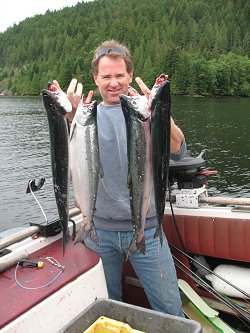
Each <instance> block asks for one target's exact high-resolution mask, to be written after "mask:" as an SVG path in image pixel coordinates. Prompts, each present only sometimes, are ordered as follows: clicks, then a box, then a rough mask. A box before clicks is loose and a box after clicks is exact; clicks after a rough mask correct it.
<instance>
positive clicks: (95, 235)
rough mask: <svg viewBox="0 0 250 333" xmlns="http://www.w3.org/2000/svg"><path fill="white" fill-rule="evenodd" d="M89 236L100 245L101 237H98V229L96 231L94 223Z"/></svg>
mask: <svg viewBox="0 0 250 333" xmlns="http://www.w3.org/2000/svg"><path fill="white" fill-rule="evenodd" d="M88 237H89V238H90V239H91V240H92V241H93V242H94V243H96V245H97V246H98V245H99V239H98V237H97V234H96V231H95V227H94V225H93V226H92V227H91V229H90V230H88Z"/></svg>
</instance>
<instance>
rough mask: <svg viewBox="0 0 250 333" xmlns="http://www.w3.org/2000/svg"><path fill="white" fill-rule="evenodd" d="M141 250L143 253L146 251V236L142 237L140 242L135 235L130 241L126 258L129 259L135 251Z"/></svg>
mask: <svg viewBox="0 0 250 333" xmlns="http://www.w3.org/2000/svg"><path fill="white" fill-rule="evenodd" d="M137 251H140V252H141V253H143V254H145V253H146V244H145V238H144V237H142V239H141V241H140V242H137V240H136V237H135V236H134V237H133V238H132V240H131V242H130V245H129V248H128V252H127V256H126V260H128V259H129V257H130V256H132V255H133V254H134V253H135V252H137Z"/></svg>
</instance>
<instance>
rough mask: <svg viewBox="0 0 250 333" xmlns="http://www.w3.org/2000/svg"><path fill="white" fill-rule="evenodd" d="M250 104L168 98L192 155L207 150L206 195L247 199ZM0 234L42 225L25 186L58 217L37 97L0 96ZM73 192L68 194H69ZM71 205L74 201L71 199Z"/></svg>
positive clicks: (249, 190) (50, 215) (45, 126)
mask: <svg viewBox="0 0 250 333" xmlns="http://www.w3.org/2000/svg"><path fill="white" fill-rule="evenodd" d="M249 102H250V99H247V98H246V99H244V98H200V97H180V96H173V97H172V109H171V110H172V116H173V117H174V119H175V121H176V123H177V124H178V125H180V127H181V128H182V129H183V131H184V133H185V136H186V140H187V143H188V148H189V150H190V151H191V153H192V155H193V156H197V155H199V153H200V152H201V151H202V150H203V149H205V150H206V168H207V169H209V170H217V171H218V174H217V175H215V176H209V177H208V179H207V180H208V183H209V187H208V192H209V194H210V195H216V196H219V195H220V196H231V197H250V139H249V137H250V104H249ZM0 142H1V144H0V156H1V159H0V168H1V174H0V188H1V192H0V231H3V230H6V229H9V228H13V227H21V226H28V225H29V223H30V222H35V223H40V222H43V221H44V217H43V214H42V212H41V211H40V209H39V207H38V205H37V203H36V202H35V200H34V198H33V197H32V195H31V194H26V189H27V185H28V181H29V180H31V179H35V180H36V182H38V180H39V179H40V178H42V177H44V178H45V179H46V181H45V184H44V186H43V188H42V189H41V190H40V191H38V192H35V194H36V196H37V198H38V200H39V202H40V203H41V205H42V207H43V209H44V211H45V213H46V215H47V218H48V219H49V220H52V219H55V218H57V208H56V203H55V199H54V192H53V187H52V177H51V166H50V148H49V134H48V124H47V117H46V113H45V110H44V107H43V103H42V98H41V97H0ZM71 193H72V190H71ZM71 206H73V198H72V196H71Z"/></svg>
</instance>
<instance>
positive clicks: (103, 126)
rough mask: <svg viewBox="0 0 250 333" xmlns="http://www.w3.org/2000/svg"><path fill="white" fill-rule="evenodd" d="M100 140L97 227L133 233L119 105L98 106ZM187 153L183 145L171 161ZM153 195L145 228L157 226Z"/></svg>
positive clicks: (125, 146)
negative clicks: (100, 168)
mask: <svg viewBox="0 0 250 333" xmlns="http://www.w3.org/2000/svg"><path fill="white" fill-rule="evenodd" d="M97 124H98V140H99V149H100V159H101V164H102V168H103V174H104V177H103V178H102V179H100V180H99V184H98V192H97V199H96V211H95V214H94V223H95V227H96V228H100V229H105V230H112V231H131V230H132V224H131V210H130V202H129V190H128V187H127V176H128V162H127V137H126V124H125V119H124V115H123V112H122V109H121V105H120V104H116V105H111V106H105V105H103V104H102V103H101V104H99V105H98V111H97ZM185 153H186V144H185V142H184V143H183V144H182V147H181V149H180V152H179V153H178V154H171V158H172V159H175V160H177V159H180V158H182V157H183V156H184V155H185ZM155 216H156V213H155V204H154V195H153V193H152V195H151V206H150V210H149V212H148V215H147V219H146V223H145V228H149V227H154V226H156V225H157V222H156V218H155Z"/></svg>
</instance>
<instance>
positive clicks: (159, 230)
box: [154, 226, 163, 246]
mask: <svg viewBox="0 0 250 333" xmlns="http://www.w3.org/2000/svg"><path fill="white" fill-rule="evenodd" d="M157 237H159V239H160V243H161V246H162V242H163V239H162V229H161V228H160V227H159V226H157V227H156V230H155V234H154V238H157Z"/></svg>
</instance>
